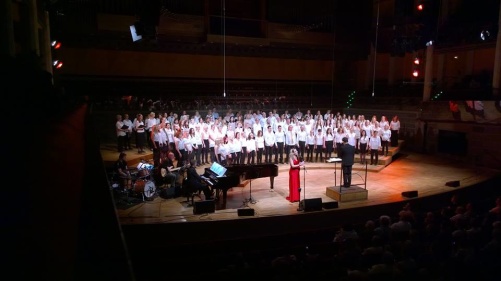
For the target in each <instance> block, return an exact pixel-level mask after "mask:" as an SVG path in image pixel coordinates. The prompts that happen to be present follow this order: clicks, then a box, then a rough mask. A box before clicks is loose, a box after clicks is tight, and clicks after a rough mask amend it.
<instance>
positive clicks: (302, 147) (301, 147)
mask: <svg viewBox="0 0 501 281" xmlns="http://www.w3.org/2000/svg"><path fill="white" fill-rule="evenodd" d="M298 143H299V155H301V157H302V158H303V159H304V152H305V148H306V142H305V141H299V142H298Z"/></svg>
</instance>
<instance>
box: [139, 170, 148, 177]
mask: <svg viewBox="0 0 501 281" xmlns="http://www.w3.org/2000/svg"><path fill="white" fill-rule="evenodd" d="M149 175H150V170H148V169H142V170H139V171H138V172H137V176H138V177H139V178H145V177H147V176H149Z"/></svg>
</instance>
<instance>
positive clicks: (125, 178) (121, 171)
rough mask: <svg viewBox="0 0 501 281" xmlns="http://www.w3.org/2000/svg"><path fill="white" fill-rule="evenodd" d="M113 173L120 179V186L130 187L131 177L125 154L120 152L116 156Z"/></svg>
mask: <svg viewBox="0 0 501 281" xmlns="http://www.w3.org/2000/svg"><path fill="white" fill-rule="evenodd" d="M114 168H115V173H116V174H117V176H118V178H119V179H120V184H121V186H122V188H126V189H131V188H132V177H131V175H130V172H129V168H128V166H127V154H125V153H123V152H121V153H120V155H119V156H118V160H117V161H116V162H115V165H114Z"/></svg>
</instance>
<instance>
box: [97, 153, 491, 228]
mask: <svg viewBox="0 0 501 281" xmlns="http://www.w3.org/2000/svg"><path fill="white" fill-rule="evenodd" d="M101 154H102V158H103V160H104V161H105V163H110V162H113V161H115V160H116V159H117V158H118V153H117V152H116V151H113V149H112V148H110V147H109V146H107V147H106V146H105V147H102V149H101ZM396 155H397V156H394V159H393V161H391V163H389V164H387V165H379V166H371V165H369V166H368V171H367V176H366V173H365V165H361V164H359V163H357V164H355V165H354V167H353V169H354V171H353V178H352V185H358V186H362V187H366V190H367V199H363V200H356V201H348V202H344V201H343V200H341V201H338V205H339V207H338V208H337V209H332V210H326V211H336V210H338V209H350V208H359V207H367V206H374V205H382V204H386V203H395V202H402V205H404V202H405V201H406V200H408V199H409V198H406V197H403V196H402V192H404V191H417V192H418V197H426V196H433V195H437V194H441V193H445V192H450V191H454V190H458V189H461V188H464V187H468V186H471V185H475V184H478V183H481V182H484V181H486V180H488V179H490V178H492V177H494V176H497V175H499V174H500V171H499V170H494V169H479V168H473V167H467V166H466V165H465V164H464V163H459V162H458V161H454V160H448V159H445V158H443V157H442V158H440V157H433V156H427V155H423V154H419V153H412V152H405V151H404V152H400V153H398V154H396ZM141 158H143V159H149V158H151V153H147V154H142V155H141V154H137V153H136V151H135V150H132V151H129V152H128V162H129V164H131V163H132V164H135V163H137V161H139V160H140V159H141ZM278 166H279V172H278V177H276V178H275V185H274V186H275V188H274V191H273V192H271V191H270V188H269V186H270V184H269V178H259V179H254V180H252V181H251V182H247V184H246V185H245V186H244V187H234V188H232V189H230V190H229V191H228V198H227V204H226V208H225V209H216V211H215V212H214V213H209V214H202V215H194V214H193V207H189V206H187V204H186V203H183V201H185V200H186V198H185V197H178V198H172V199H163V198H161V197H159V196H155V197H154V199H153V200H151V201H144V202H143V201H141V202H140V203H136V204H131V205H130V206H125V207H124V206H122V207H121V208H117V213H118V216H119V220H120V222H121V224H125V225H129V224H130V225H133V224H157V223H162V224H164V223H183V222H199V221H218V220H241V219H246V218H249V217H247V216H238V209H240V208H253V209H254V212H255V214H254V216H252V218H261V217H272V216H289V215H301V214H304V212H302V211H298V204H299V203H290V202H289V201H288V200H286V196H287V195H288V192H289V191H288V188H289V187H288V180H289V177H288V170H289V166H288V164H279V165H278ZM205 167H209V165H206V166H203V167H199V168H197V170H198V171H199V174H203V171H204V168H205ZM334 175H335V169H334V164H332V163H307V165H306V171H304V170H301V187H302V190H303V192H301V199H303V198H304V197H305V196H306V198H307V199H311V198H321V199H322V202H332V201H335V200H334V199H333V198H331V197H328V196H327V193H326V189H327V187H332V186H334V180H335V176H334ZM339 176H340V165H339V164H338V165H337V169H336V177H337V180H336V181H337V184H338V185H339ZM365 179H366V182H365ZM456 180H458V181H459V182H460V186H459V187H449V186H446V185H445V183H446V182H448V181H456ZM364 182H365V186H364ZM156 188H157V190H158V189H159V187H156ZM251 188H252V191H251ZM202 197H203V195H202ZM250 197H252V199H254V202H253V203H247V204H245V202H244V201H246V199H249V198H250ZM197 200H200V198H197V197H195V201H197ZM136 201H139V200H136Z"/></svg>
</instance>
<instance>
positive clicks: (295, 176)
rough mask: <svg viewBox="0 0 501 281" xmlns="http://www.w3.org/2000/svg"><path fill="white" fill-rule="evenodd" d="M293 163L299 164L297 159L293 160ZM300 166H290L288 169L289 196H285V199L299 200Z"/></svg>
mask: <svg viewBox="0 0 501 281" xmlns="http://www.w3.org/2000/svg"><path fill="white" fill-rule="evenodd" d="M293 163H294V165H298V164H299V160H298V159H295V160H294V162H293ZM300 169H301V168H300V167H294V168H293V167H290V169H289V196H287V198H286V199H287V200H289V201H291V202H299V197H300V193H299V188H300V183H301V182H300V180H299V171H300Z"/></svg>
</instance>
